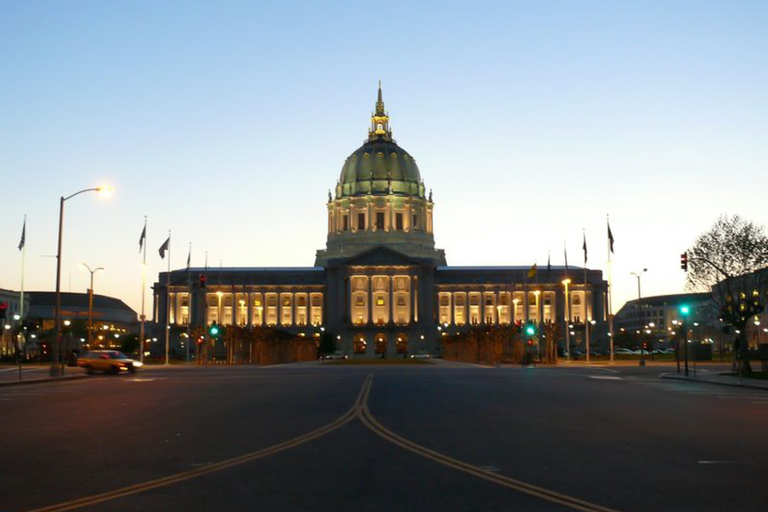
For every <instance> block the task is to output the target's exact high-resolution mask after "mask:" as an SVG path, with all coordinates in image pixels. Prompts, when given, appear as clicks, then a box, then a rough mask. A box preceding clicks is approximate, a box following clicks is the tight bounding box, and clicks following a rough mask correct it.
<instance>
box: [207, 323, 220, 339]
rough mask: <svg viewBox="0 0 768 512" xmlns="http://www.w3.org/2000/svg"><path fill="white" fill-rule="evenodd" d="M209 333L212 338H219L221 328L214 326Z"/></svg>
mask: <svg viewBox="0 0 768 512" xmlns="http://www.w3.org/2000/svg"><path fill="white" fill-rule="evenodd" d="M208 333H209V334H210V335H211V336H218V335H219V327H218V326H216V325H212V326H211V328H210V329H208Z"/></svg>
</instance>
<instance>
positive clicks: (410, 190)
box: [337, 139, 424, 197]
mask: <svg viewBox="0 0 768 512" xmlns="http://www.w3.org/2000/svg"><path fill="white" fill-rule="evenodd" d="M337 188H338V190H337V196H354V195H358V194H389V193H392V194H404V195H409V196H419V197H424V185H423V184H422V182H421V174H420V173H419V166H418V165H416V161H415V160H414V159H413V157H412V156H411V155H409V154H408V152H407V151H405V150H404V149H403V148H401V147H400V146H398V145H397V144H396V143H395V142H394V141H386V140H382V139H377V140H373V141H368V142H366V143H365V144H363V145H362V146H361V147H360V148H359V149H358V150H357V151H355V152H354V153H352V154H351V155H349V157H348V158H347V161H346V162H344V166H343V167H342V168H341V176H340V177H339V186H338V187H337Z"/></svg>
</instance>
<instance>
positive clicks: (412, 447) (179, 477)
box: [32, 374, 618, 512]
mask: <svg viewBox="0 0 768 512" xmlns="http://www.w3.org/2000/svg"><path fill="white" fill-rule="evenodd" d="M372 383H373V375H371V374H369V375H368V376H367V377H366V379H365V382H364V383H363V387H362V388H361V389H360V392H359V393H358V395H357V398H356V399H355V403H354V405H353V406H352V407H351V408H350V409H349V410H348V411H347V412H346V413H344V414H343V415H342V416H340V417H339V418H338V419H336V420H335V421H333V422H331V423H329V424H327V425H325V426H324V427H320V428H319V429H317V430H313V431H312V432H309V433H308V434H304V435H301V436H299V437H295V438H293V439H290V440H288V441H284V442H282V443H280V444H276V445H274V446H270V447H268V448H263V449H261V450H257V451H255V452H251V453H247V454H245V455H241V456H239V457H234V458H231V459H227V460H224V461H221V462H217V463H215V464H210V465H207V466H204V467H200V468H196V469H192V470H189V471H184V472H182V473H176V474H175V475H170V476H167V477H163V478H158V479H155V480H149V481H147V482H143V483H139V484H136V485H131V486H129V487H123V488H121V489H117V490H114V491H110V492H105V493H102V494H95V495H93V496H87V497H85V498H80V499H76V500H72V501H67V502H65V503H59V504H57V505H51V506H49V507H44V508H39V509H36V510H34V511H32V512H63V511H65V510H74V509H77V508H81V507H87V506H91V505H95V504H97V503H102V502H104V501H109V500H114V499H117V498H124V497H126V496H130V495H131V494H138V493H140V492H144V491H148V490H150V489H155V488H157V487H164V486H166V485H172V484H175V483H179V482H183V481H185V480H190V479H192V478H197V477H199V476H203V475H207V474H209V473H214V472H216V471H221V470H223V469H227V468H231V467H233V466H237V465H239V464H244V463H246V462H250V461H252V460H256V459H260V458H262V457H266V456H268V455H273V454H275V453H279V452H281V451H284V450H287V449H289V448H293V447H296V446H299V445H301V444H304V443H306V442H308V441H312V440H313V439H317V438H318V437H321V436H324V435H326V434H328V433H330V432H333V431H334V430H336V429H338V428H341V427H342V426H344V425H346V424H347V423H349V422H350V421H352V420H353V419H355V418H359V419H360V421H362V423H363V424H364V425H365V426H366V427H368V428H369V429H370V430H371V431H372V432H374V433H376V434H377V435H379V436H381V437H383V438H384V439H386V440H387V441H389V442H391V443H393V444H395V445H397V446H400V447H401V448H405V449H406V450H409V451H411V452H413V453H415V454H417V455H421V456H422V457H425V458H427V459H429V460H432V461H434V462H438V463H440V464H443V465H445V466H448V467H450V468H453V469H456V470H458V471H462V472H464V473H467V474H470V475H473V476H476V477H478V478H482V479H484V480H487V481H489V482H492V483H495V484H498V485H501V486H503V487H507V488H509V489H514V490H516V491H519V492H523V493H525V494H528V495H531V496H535V497H537V498H540V499H543V500H546V501H549V502H552V503H557V504H559V505H563V506H565V507H568V508H571V509H574V510H580V511H582V512H618V511H616V510H614V509H611V508H608V507H603V506H601V505H596V504H594V503H590V502H588V501H585V500H582V499H579V498H575V497H573V496H568V495H567V494H561V493H558V492H555V491H551V490H549V489H545V488H543V487H538V486H535V485H532V484H528V483H526V482H522V481H520V480H516V479H514V478H509V477H506V476H503V475H499V474H497V473H493V472H491V471H487V470H485V469H482V468H480V467H478V466H474V465H472V464H468V463H466V462H462V461H460V460H457V459H454V458H452V457H449V456H447V455H443V454H442V453H438V452H436V451H434V450H430V449H429V448H425V447H423V446H421V445H418V444H416V443H414V442H413V441H409V440H408V439H405V438H404V437H401V436H399V435H397V434H395V433H394V432H392V431H391V430H389V429H387V428H386V427H384V426H383V425H382V424H381V423H379V422H378V421H377V420H376V418H374V417H373V415H372V414H371V411H370V410H369V409H368V396H369V395H370V394H371V385H372Z"/></svg>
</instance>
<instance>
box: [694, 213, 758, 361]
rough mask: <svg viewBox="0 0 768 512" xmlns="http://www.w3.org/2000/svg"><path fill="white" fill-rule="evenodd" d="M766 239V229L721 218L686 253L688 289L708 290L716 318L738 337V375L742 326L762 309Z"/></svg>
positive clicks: (743, 352) (743, 353)
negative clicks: (717, 316) (729, 327)
mask: <svg viewBox="0 0 768 512" xmlns="http://www.w3.org/2000/svg"><path fill="white" fill-rule="evenodd" d="M766 267H768V236H766V234H765V231H764V228H763V227H762V226H758V225H756V224H754V223H752V222H751V221H747V220H745V219H743V218H741V217H739V216H738V215H733V216H732V217H729V216H727V215H721V216H720V217H719V218H718V219H717V221H716V222H715V223H714V225H713V226H712V227H711V228H710V229H709V231H706V232H705V233H703V234H701V235H699V237H698V238H697V239H696V242H695V243H694V244H693V247H691V248H690V249H688V268H689V270H688V276H687V283H686V286H687V287H688V288H689V289H691V290H699V291H709V292H710V293H712V299H713V300H714V302H715V303H716V304H717V307H718V309H719V313H720V319H721V321H722V322H723V323H725V324H727V325H731V326H733V327H734V328H735V329H736V331H737V336H738V345H739V350H738V360H739V372H749V371H751V367H750V364H749V351H748V348H749V347H748V344H747V336H746V326H747V323H748V322H749V320H750V319H751V318H752V317H753V316H754V315H757V314H759V313H761V312H762V311H763V309H764V307H765V300H764V298H765V292H766V284H768V281H767V278H768V272H765V271H762V270H763V269H766Z"/></svg>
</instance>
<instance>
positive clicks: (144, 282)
mask: <svg viewBox="0 0 768 512" xmlns="http://www.w3.org/2000/svg"><path fill="white" fill-rule="evenodd" d="M143 233H144V237H143V238H142V240H143V241H144V245H143V249H144V258H143V261H142V262H141V327H140V328H139V361H141V363H142V364H143V363H144V340H145V339H146V338H145V337H144V334H145V333H144V322H145V321H146V318H147V317H146V315H145V314H144V300H145V296H146V293H147V292H146V290H147V216H146V215H145V216H144V231H143Z"/></svg>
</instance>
